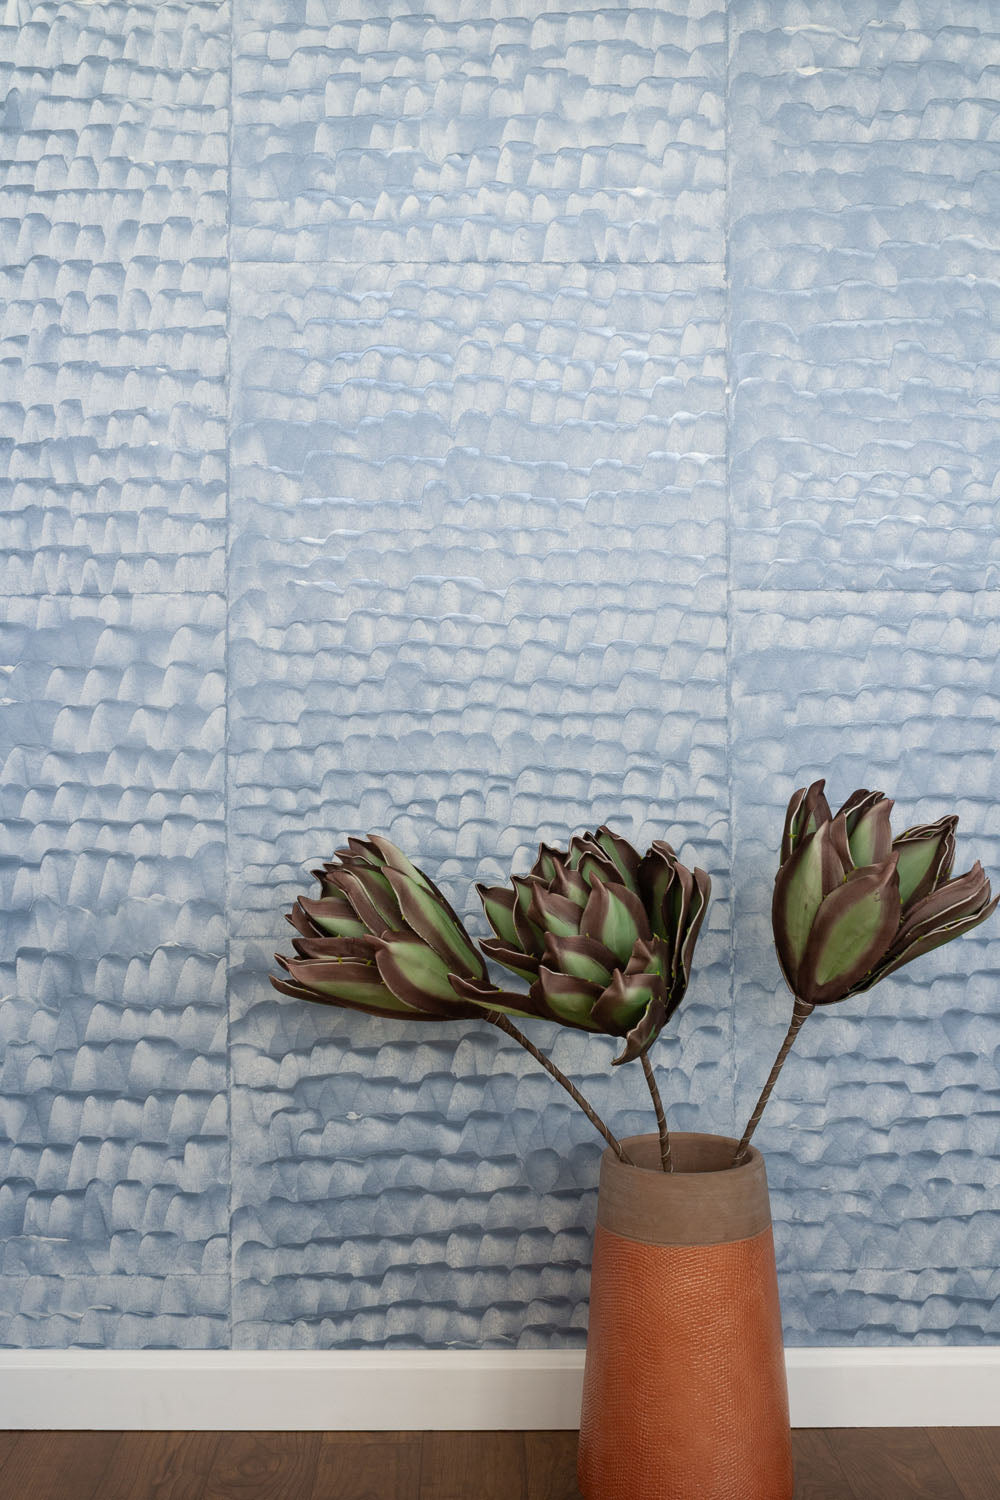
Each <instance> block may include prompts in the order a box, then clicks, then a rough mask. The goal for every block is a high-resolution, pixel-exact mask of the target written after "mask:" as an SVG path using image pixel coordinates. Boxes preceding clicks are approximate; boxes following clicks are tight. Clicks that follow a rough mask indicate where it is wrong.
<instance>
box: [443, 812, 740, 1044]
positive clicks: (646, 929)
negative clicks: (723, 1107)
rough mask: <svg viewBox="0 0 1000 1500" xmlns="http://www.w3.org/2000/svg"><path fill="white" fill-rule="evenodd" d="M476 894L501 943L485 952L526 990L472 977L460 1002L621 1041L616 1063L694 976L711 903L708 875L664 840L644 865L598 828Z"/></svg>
mask: <svg viewBox="0 0 1000 1500" xmlns="http://www.w3.org/2000/svg"><path fill="white" fill-rule="evenodd" d="M478 890H479V895H480V898H481V900H482V903H483V908H484V910H485V912H486V916H487V919H488V921H489V923H490V926H491V927H492V928H493V931H494V933H495V934H496V936H495V937H493V938H490V939H487V940H486V941H484V942H483V943H481V944H480V946H481V948H482V951H483V952H484V953H485V954H486V956H487V957H488V958H492V959H494V960H495V961H496V962H497V963H499V964H502V965H503V966H504V967H505V968H507V969H509V970H510V971H511V972H512V973H514V974H516V975H517V976H518V977H519V978H520V979H523V980H524V981H525V982H526V983H527V984H528V985H529V990H528V994H527V995H522V994H511V993H509V992H507V991H502V990H500V989H498V988H497V987H496V986H494V985H492V984H491V983H490V982H489V981H486V982H484V981H483V979H481V978H478V977H471V976H453V978H452V981H451V982H452V987H453V989H454V990H455V992H456V994H458V995H460V996H461V997H462V998H463V999H466V1000H471V1001H478V1002H479V1003H481V1004H483V1005H487V1004H489V1005H494V1006H495V1005H496V1004H497V1002H500V1004H508V1005H510V1004H512V1003H516V1004H517V1005H518V1006H519V1007H520V1008H521V1010H522V1011H523V1012H526V1013H528V1014H531V1015H536V1016H542V1017H544V1018H546V1019H547V1020H550V1021H558V1022H559V1023H561V1024H562V1025H564V1026H572V1027H577V1028H579V1029H580V1030H583V1031H593V1032H603V1033H606V1034H609V1035H611V1036H618V1037H624V1039H625V1047H624V1050H623V1051H622V1053H621V1055H620V1056H619V1057H616V1058H615V1063H623V1062H628V1061H630V1060H631V1059H632V1058H636V1057H642V1056H644V1054H645V1053H646V1052H647V1050H648V1048H649V1047H650V1046H651V1044H652V1043H653V1041H655V1039H656V1037H657V1036H658V1035H659V1033H660V1031H661V1030H662V1029H663V1027H664V1025H665V1024H666V1022H667V1021H668V1020H669V1019H670V1017H671V1016H672V1015H673V1013H674V1011H675V1010H676V1009H677V1007H678V1005H679V1004H680V1002H681V1000H682V999H683V996H684V992H685V990H686V989H687V985H688V981H689V979H690V977H691V960H692V956H693V953H694V947H695V943H696V942H697V938H698V932H699V930H700V928H701V924H702V920H703V918H704V916H705V912H706V910H707V908H708V901H709V896H710V894H711V881H710V879H709V877H708V875H707V874H706V873H705V871H704V870H694V871H691V870H688V869H687V868H686V867H685V866H684V865H682V864H681V863H680V861H679V860H678V858H677V855H676V854H675V852H674V850H673V849H672V848H671V847H670V845H669V844H667V843H663V842H660V841H657V842H654V844H653V845H652V847H651V848H650V850H649V851H648V853H646V854H645V855H643V856H642V857H640V856H639V854H638V853H637V851H636V850H635V849H633V847H632V845H631V844H629V843H628V842H627V841H626V840H625V839H623V838H620V837H619V836H618V835H617V834H614V833H612V832H611V830H610V829H609V828H606V827H601V828H599V829H598V830H597V832H596V833H594V834H591V833H586V834H584V835H583V836H582V837H578V838H574V839H572V840H571V841H570V845H569V849H568V850H567V851H565V852H561V851H560V850H557V849H553V848H550V847H549V846H548V845H546V844H541V845H539V849H538V858H537V859H536V861H535V863H534V865H533V866H532V868H531V870H530V872H529V873H528V874H527V875H526V876H523V877H519V876H514V877H513V879H512V881H511V885H510V886H509V887H507V886H489V887H487V886H482V885H480V886H479V887H478Z"/></svg>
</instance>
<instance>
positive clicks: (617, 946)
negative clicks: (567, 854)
mask: <svg viewBox="0 0 1000 1500" xmlns="http://www.w3.org/2000/svg"><path fill="white" fill-rule="evenodd" d="M580 932H581V935H582V936H583V937H590V938H596V939H597V941H598V942H599V943H603V944H604V946H605V948H610V950H611V952H612V953H613V954H614V955H615V957H616V958H617V959H618V960H619V962H620V963H623V964H624V963H627V962H628V959H629V956H630V955H631V952H632V949H633V948H634V947H635V945H636V943H637V942H638V940H639V938H646V939H648V938H650V937H651V936H652V933H651V931H650V927H649V921H648V918H647V917H646V913H645V911H644V910H643V905H642V902H641V901H640V900H639V898H638V896H634V895H633V894H632V892H631V891H628V890H626V889H625V887H624V886H621V885H595V886H594V888H593V890H592V891H591V893H590V900H589V901H588V902H587V905H586V906H585V908H584V912H583V920H582V922H581V923H580Z"/></svg>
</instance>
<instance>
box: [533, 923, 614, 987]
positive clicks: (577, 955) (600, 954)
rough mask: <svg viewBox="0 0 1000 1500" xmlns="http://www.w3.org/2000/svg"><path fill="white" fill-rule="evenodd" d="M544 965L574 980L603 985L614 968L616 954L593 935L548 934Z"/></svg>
mask: <svg viewBox="0 0 1000 1500" xmlns="http://www.w3.org/2000/svg"><path fill="white" fill-rule="evenodd" d="M545 965H546V967H547V968H550V969H558V970H559V971H560V973H563V974H569V975H571V976H572V977H573V978H574V979H588V980H590V982H591V983H592V984H600V985H606V984H607V982H608V980H609V979H610V978H611V971H612V970H613V968H614V967H615V956H614V954H613V953H611V952H610V951H609V949H607V948H605V947H604V945H603V944H602V943H598V942H595V940H594V939H593V938H585V937H576V936H574V937H554V936H553V935H552V934H551V933H550V934H549V935H548V936H547V937H546V939H545Z"/></svg>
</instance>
